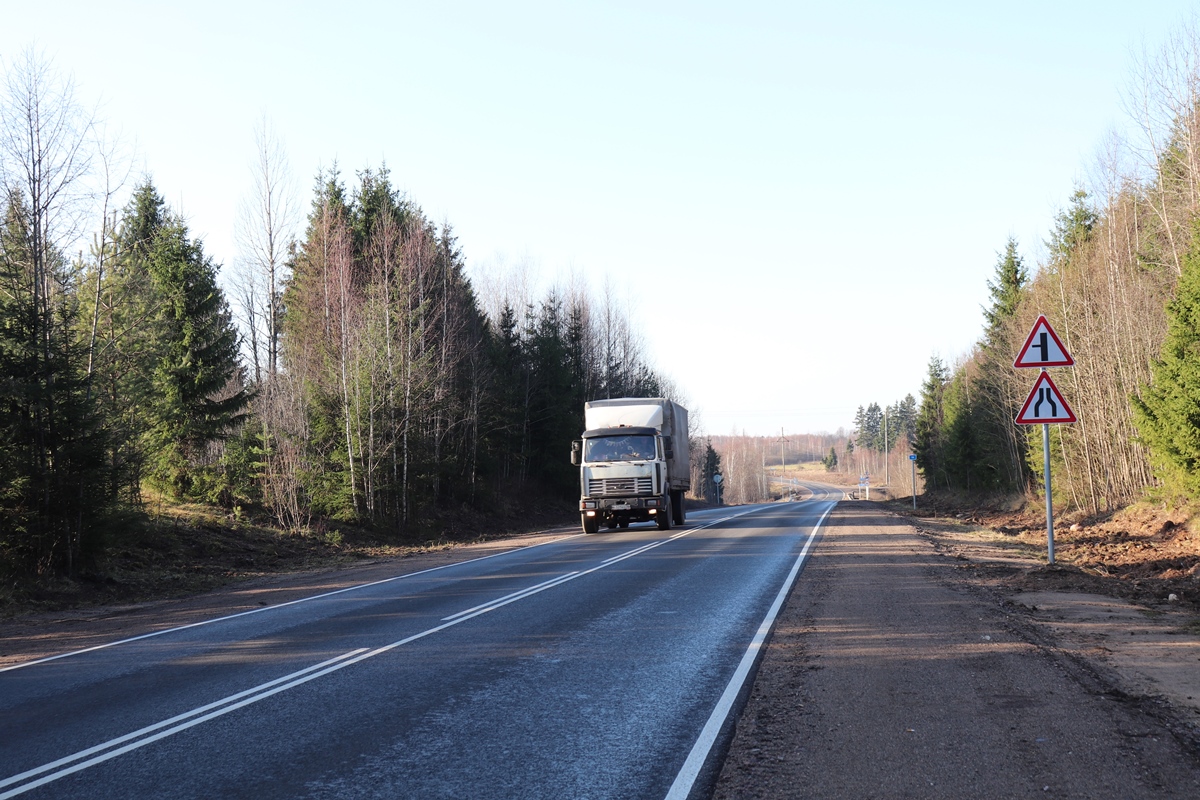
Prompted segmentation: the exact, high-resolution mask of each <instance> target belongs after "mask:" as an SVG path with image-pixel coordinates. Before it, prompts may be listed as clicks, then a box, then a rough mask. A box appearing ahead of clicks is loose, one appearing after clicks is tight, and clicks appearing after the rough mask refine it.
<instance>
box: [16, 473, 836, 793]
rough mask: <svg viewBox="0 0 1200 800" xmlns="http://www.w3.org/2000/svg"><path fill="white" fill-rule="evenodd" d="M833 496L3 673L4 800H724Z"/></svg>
mask: <svg viewBox="0 0 1200 800" xmlns="http://www.w3.org/2000/svg"><path fill="white" fill-rule="evenodd" d="M812 491H813V492H814V493H815V494H814V495H813V496H812V497H810V498H809V499H807V500H804V501H801V502H795V503H784V504H775V505H771V506H757V507H749V508H738V509H714V510H710V511H705V512H698V513H694V514H690V515H689V519H688V524H687V525H686V526H684V527H681V528H676V529H673V530H671V531H659V530H657V529H656V528H654V527H653V526H652V525H651V526H634V527H632V528H630V529H629V530H625V531H614V532H608V533H601V534H597V535H592V536H576V537H572V538H567V539H563V540H558V541H555V542H551V543H549V544H544V545H539V546H536V547H530V548H525V549H523V550H517V551H510V552H506V553H502V554H499V555H495V556H491V557H488V558H484V559H478V560H474V561H468V562H463V563H459V564H454V565H450V566H445V567H440V568H437V569H435V570H429V571H426V572H423V573H414V574H410V575H402V576H398V577H396V578H392V579H388V580H385V581H381V582H376V583H372V584H369V585H364V586H358V587H354V588H352V589H349V590H343V591H339V592H336V593H332V594H327V595H323V596H316V597H312V598H307V599H305V600H303V601H299V602H292V603H288V604H284V605H280V606H272V607H267V608H263V609H260V610H257V611H253V612H249V613H243V614H238V615H235V616H231V617H227V618H223V619H215V620H211V621H208V622H206V623H203V624H199V625H191V626H187V627H184V628H178V629H174V630H171V631H167V632H163V633H159V634H154V635H151V636H147V637H144V638H135V639H130V640H126V641H121V642H115V643H110V644H109V645H106V646H103V647H100V648H92V649H89V650H86V651H79V652H75V653H69V654H66V655H65V656H61V657H55V658H53V659H48V660H44V661H40V662H39V661H35V662H28V663H24V664H18V665H16V666H12V667H8V668H6V669H4V670H0V800H3V799H4V798H8V797H15V796H18V795H21V796H24V797H28V798H49V797H54V798H74V797H80V798H83V797H86V798H90V799H95V798H130V797H138V798H193V797H194V798H213V797H254V798H256V800H266V798H274V797H280V798H282V797H287V798H293V797H308V798H374V797H379V798H402V797H414V798H415V797H420V798H434V797H455V798H462V797H488V798H517V797H521V798H525V797H537V798H542V797H545V798H550V797H572V798H605V797H622V798H626V797H628V798H643V797H645V798H664V797H675V798H682V797H686V796H687V795H688V793H689V792H692V793H693V794H701V793H705V792H706V791H707V790H708V787H709V784H710V783H711V781H712V778H713V770H714V761H715V760H716V759H715V757H714V756H715V754H717V753H718V752H719V750H720V742H721V738H722V736H725V735H726V734H727V731H728V728H729V720H730V718H731V717H730V715H731V713H732V714H733V715H734V716H736V712H737V709H738V705H739V704H738V698H739V696H742V695H743V694H744V687H745V685H746V682H747V680H748V677H749V675H750V673H751V666H752V665H753V663H754V660H755V658H756V657H757V654H758V652H759V645H760V644H761V641H762V639H763V637H764V636H765V635H766V632H767V630H768V629H769V626H770V623H771V621H772V620H773V618H774V616H773V615H774V614H775V613H776V612H777V611H778V608H779V606H780V604H781V602H782V600H783V598H784V595H785V593H786V590H787V588H788V587H789V586H790V585H791V582H792V581H794V580H796V579H797V575H798V574H799V571H800V569H801V568H802V566H803V563H804V560H805V559H806V557H807V555H808V554H809V553H810V552H811V551H812V548H813V547H815V543H816V541H817V538H818V536H819V534H818V528H819V525H820V523H821V521H822V520H823V519H824V517H825V515H826V514H827V513H828V512H829V511H830V509H832V507H833V505H834V503H835V502H836V500H837V499H839V498H840V497H841V493H840V491H837V492H834V491H831V490H828V489H822V488H819V487H813V488H812ZM714 745H715V746H714Z"/></svg>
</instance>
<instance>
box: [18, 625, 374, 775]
mask: <svg viewBox="0 0 1200 800" xmlns="http://www.w3.org/2000/svg"><path fill="white" fill-rule="evenodd" d="M368 649H369V648H366V647H362V648H359V649H358V650H351V651H350V652H349V653H343V654H342V655H340V656H336V657H334V658H331V659H329V660H328V661H322V662H321V663H320V664H313V665H312V666H311V667H305V668H304V669H302V670H298V671H296V672H293V673H291V674H290V675H284V676H283V677H281V678H276V679H275V680H273V681H268V682H267V683H263V684H260V685H258V686H255V687H254V688H253V689H247V690H245V691H244V692H238V693H237V694H232V695H230V696H229V697H225V698H222V699H221V700H217V701H216V702H213V703H209V704H208V705H204V706H200V707H199V708H194V709H192V710H191V711H185V712H184V713H182V714H178V715H176V716H174V717H171V718H170V719H165V720H163V721H162V722H156V723H155V724H153V725H148V726H146V727H145V728H142V729H141V730H136V731H134V732H133V733H127V734H125V735H124V736H118V737H117V738H115V739H109V740H108V741H107V742H102V743H101V744H98V745H95V746H94V747H89V748H88V749H86V750H80V751H79V752H78V753H74V754H73V755H69V756H66V757H65V758H60V759H58V760H57V761H51V762H50V763H49V764H43V765H42V766H40V767H35V768H34V769H31V770H27V771H25V772H22V773H21V774H19V775H13V776H12V777H10V778H5V779H4V780H0V789H3V788H4V787H5V786H11V785H12V784H14V783H20V782H21V781H23V780H26V779H27V778H32V777H33V776H35V775H41V774H42V773H43V772H49V771H50V770H52V769H55V768H57V767H61V766H63V765H64V764H70V763H71V762H72V761H78V760H79V759H81V758H87V757H88V756H91V755H95V754H96V753H99V752H102V751H104V750H107V749H109V748H110V747H116V746H117V745H119V744H123V743H125V742H128V741H130V740H131V739H137V738H138V737H140V736H145V735H146V734H148V733H153V732H154V731H157V730H161V729H162V728H165V727H167V726H169V725H174V724H175V723H177V722H182V721H183V720H186V719H189V718H191V717H194V716H196V715H198V714H203V713H205V712H207V711H211V710H213V709H214V708H219V707H221V706H223V705H225V704H226V703H232V702H235V701H237V700H241V699H242V698H244V697H248V696H250V695H253V694H256V693H257V692H261V691H263V690H265V689H269V688H271V687H272V686H276V685H278V684H281V683H287V682H288V681H291V680H294V679H296V678H298V677H300V676H302V675H306V674H308V673H310V672H315V671H317V670H319V669H323V668H324V667H328V666H330V665H332V664H336V663H338V662H339V661H343V660H345V659H347V658H351V657H353V656H356V655H358V654H359V653H365V652H367V650H368ZM139 746H140V745H139ZM63 774H67V773H63ZM60 777H61V776H60ZM36 785H41V784H36ZM32 788H33V786H32V785H31V786H26V787H23V788H22V789H21V791H22V792H24V791H28V790H29V789H32ZM11 796H12V795H11V793H7V794H3V795H0V798H4V797H11Z"/></svg>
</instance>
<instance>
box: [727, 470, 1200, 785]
mask: <svg viewBox="0 0 1200 800" xmlns="http://www.w3.org/2000/svg"><path fill="white" fill-rule="evenodd" d="M873 494H874V490H873ZM930 511H931V510H930V509H927V508H923V509H919V510H918V511H917V512H916V513H915V514H914V513H913V511H912V509H911V507H908V506H905V505H904V504H903V503H898V502H891V503H888V502H863V501H857V502H856V501H851V502H846V503H842V504H840V505H839V507H838V510H837V511H836V512H835V513H834V514H833V515H832V516H831V517H830V519H829V522H828V526H829V527H828V529H827V533H826V535H825V538H824V540H823V541H822V544H821V546H819V547H818V548H817V551H816V553H815V555H814V557H813V562H812V563H811V564H810V565H809V567H808V568H806V570H805V573H804V575H803V576H802V578H801V580H800V582H799V583H798V584H797V588H796V590H795V591H794V592H793V595H792V597H791V598H789V601H788V603H787V605H786V606H785V608H784V610H783V611H782V613H781V615H780V617H779V620H778V623H777V626H776V630H775V634H774V636H773V637H772V640H771V642H770V644H769V646H768V647H767V649H766V652H765V654H764V657H763V661H762V663H761V665H760V669H759V672H758V676H757V678H756V681H755V684H754V686H753V688H752V690H751V694H750V699H749V701H748V703H747V706H746V708H745V709H744V711H743V713H742V715H741V717H740V718H739V720H738V722H737V728H736V732H735V735H734V738H733V741H732V743H731V745H730V749H729V752H728V754H727V756H726V759H725V764H724V767H723V770H722V772H721V774H720V777H719V780H718V783H717V788H716V794H715V796H716V797H719V798H751V797H762V798H774V797H791V796H806V797H847V798H850V797H868V796H869V797H962V796H975V797H984V796H989V797H990V796H995V797H1012V796H1025V795H1032V794H1037V795H1038V796H1047V795H1057V796H1072V797H1075V796H1080V797H1099V796H1121V797H1195V796H1200V777H1198V776H1200V603H1198V602H1197V601H1198V600H1200V575H1198V574H1197V573H1198V570H1197V564H1198V563H1200V536H1197V534H1196V533H1195V530H1194V528H1193V527H1192V524H1191V523H1190V522H1189V520H1188V517H1187V515H1186V514H1185V513H1182V512H1171V511H1167V510H1162V509H1155V508H1153V507H1148V506H1140V507H1136V508H1132V509H1129V510H1126V511H1125V512H1123V513H1120V514H1116V515H1112V516H1110V517H1106V518H1102V519H1078V518H1077V519H1068V520H1066V521H1065V524H1063V525H1062V527H1061V529H1059V530H1056V537H1055V539H1056V561H1057V562H1058V563H1056V564H1055V565H1053V566H1050V565H1048V564H1047V563H1046V532H1045V519H1044V516H1039V515H1037V514H1036V513H1034V512H1022V511H1015V512H996V511H974V510H972V511H962V510H954V509H949V508H941V509H933V511H934V513H933V514H931V513H930ZM939 511H940V512H941V515H937V512H939ZM1071 525H1075V526H1076V528H1075V529H1074V530H1071ZM914 569H915V570H916V572H917V573H923V574H924V575H925V579H924V580H918V579H917V578H916V577H915V575H914ZM898 581H899V582H901V583H904V584H905V585H906V586H907V587H908V591H907V593H903V592H900V590H899V589H898V588H897V586H896V585H895V584H896V583H897V582H898ZM916 584H920V588H919V589H913V588H912V587H913V586H914V585H916ZM1172 595H1174V598H1173V599H1172ZM935 598H936V599H935ZM947 607H958V608H959V611H958V616H957V619H954V620H949V621H948V620H946V619H945V618H944V617H945V614H946V613H948V612H945V611H944V609H946V608H947ZM976 620H977V621H976ZM976 629H978V630H976ZM972 638H974V639H975V641H976V642H977V643H978V644H982V645H983V649H982V650H977V651H964V652H963V653H962V654H961V655H956V653H955V649H956V648H958V647H962V646H963V644H964V643H966V642H969V641H970V640H971V639H972ZM981 640H982V641H981ZM985 654H986V655H985ZM1001 654H1004V655H1003V657H1005V658H1010V657H1011V659H1010V660H1011V663H1008V664H1006V665H1005V666H1004V667H1003V668H1002V669H998V668H997V667H996V666H995V664H992V665H991V666H990V667H989V666H988V659H994V658H1000V657H1001ZM866 656H870V658H864V657H866ZM1016 656H1021V657H1020V658H1016ZM981 658H982V659H983V660H982V661H981V660H980V659H981ZM1042 662H1044V663H1046V664H1050V665H1051V666H1052V667H1053V670H1051V671H1046V670H1044V669H1039V668H1037V665H1038V664H1039V663H1042ZM981 664H982V665H983V666H985V667H987V669H985V670H984V671H983V672H982V673H981V672H980V666H981ZM834 667H836V670H833V669H830V668H834ZM1031 667H1032V668H1033V669H1032V671H1031V672H1029V673H1028V674H1020V675H1019V674H1018V673H1019V672H1020V671H1023V670H1027V669H1030V668H1031ZM831 672H832V673H835V674H832V675H831ZM1056 676H1058V677H1063V678H1065V680H1064V681H1058V680H1057V677H1056ZM998 686H999V687H1001V688H999V689H998V688H997V687H998ZM930 687H932V688H933V690H932V691H930ZM1004 687H1007V688H1004ZM1097 701H1099V705H1097ZM981 702H983V703H985V704H986V709H985V710H984V713H982V714H979V715H978V716H974V717H973V716H972V715H971V714H972V708H974V707H976V706H978V705H979V704H980V703H981ZM1014 709H1015V710H1016V711H1017V712H1018V713H1016V714H1015V715H1014V714H1012V713H1011V712H1012V711H1013V710H1014ZM1097 709H1108V710H1107V711H1103V712H1102V713H1099V714H1097V713H1096V710H1097ZM1073 714H1076V715H1078V721H1077V722H1075V723H1072V722H1071V718H1072V715H1073ZM904 720H915V721H916V722H904ZM1055 720H1057V721H1058V722H1057V723H1055V722H1054V721H1055ZM964 721H965V722H964ZM1031 721H1035V724H1033V725H1031V724H1030V722H1031ZM1036 721H1042V722H1041V723H1037V722H1036ZM1038 724H1042V727H1041V728H1038ZM1055 724H1057V725H1059V726H1060V727H1059V728H1058V729H1057V730H1054V729H1053V726H1054V725H1055ZM1005 726H1007V727H1005ZM1026 729H1028V730H1026ZM1047 730H1051V731H1052V732H1050V733H1047V732H1046V731H1047ZM1005 731H1008V733H1005ZM980 743H985V744H984V746H982V747H981V746H980ZM1052 745H1053V746H1054V747H1053V748H1052ZM1054 748H1057V749H1059V750H1061V752H1060V753H1058V755H1057V756H1056V757H1054V758H1051V759H1049V760H1046V759H1043V758H1041V757H1034V755H1035V754H1034V753H1033V752H1032V749H1046V750H1051V749H1054ZM867 752H870V753H871V754H872V755H871V757H870V758H863V757H861V756H862V754H864V753H867ZM1084 752H1086V757H1084ZM989 765H990V766H989ZM1102 772H1103V773H1104V778H1103V780H1102V781H1101V782H1100V783H1097V782H1096V781H1097V776H1099V775H1100V774H1101V773H1102ZM1167 773H1172V774H1174V776H1175V777H1173V778H1171V779H1166V777H1165V776H1166V775H1167Z"/></svg>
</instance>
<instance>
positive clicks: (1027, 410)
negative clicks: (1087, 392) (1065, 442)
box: [1017, 372, 1076, 425]
mask: <svg viewBox="0 0 1200 800" xmlns="http://www.w3.org/2000/svg"><path fill="white" fill-rule="evenodd" d="M1075 421H1076V419H1075V412H1074V411H1072V410H1071V407H1070V406H1069V405H1067V401H1066V400H1064V399H1063V396H1062V392H1060V391H1059V390H1058V387H1057V386H1055V385H1054V381H1052V380H1050V375H1049V373H1046V372H1043V373H1042V374H1041V375H1039V376H1038V379H1037V383H1035V384H1033V390H1032V391H1031V392H1030V393H1029V397H1026V398H1025V405H1023V406H1021V413H1020V414H1017V424H1018V425H1041V424H1043V423H1049V424H1051V425H1056V424H1059V423H1064V422H1075Z"/></svg>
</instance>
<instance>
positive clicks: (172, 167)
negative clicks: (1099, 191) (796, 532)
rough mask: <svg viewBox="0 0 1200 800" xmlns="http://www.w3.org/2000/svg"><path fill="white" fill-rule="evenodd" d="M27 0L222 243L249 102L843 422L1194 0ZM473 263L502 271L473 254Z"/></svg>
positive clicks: (117, 120) (229, 246) (332, 155)
mask: <svg viewBox="0 0 1200 800" xmlns="http://www.w3.org/2000/svg"><path fill="white" fill-rule="evenodd" d="M979 5H980V4H964V3H915V2H909V3H884V2H879V3H867V2H847V3H837V4H835V3H755V2H720V3H716V2H707V3H696V2H688V3H683V2H672V3H649V2H604V3H597V2H574V3H565V2H564V3H536V2H519V1H518V2H508V3H486V2H436V3H434V2H429V3H406V2H395V3H354V2H344V3H339V4H329V3H282V2H281V3H260V2H253V1H252V0H245V1H244V2H237V3H229V2H205V3H193V4H189V5H186V6H184V5H181V4H171V5H170V6H169V7H168V6H166V4H160V3H131V2H103V3H95V2H78V3H64V2H54V1H53V0H40V2H37V3H22V4H15V3H13V4H9V7H7V8H6V9H5V11H4V12H3V15H2V18H3V24H2V26H0V57H2V58H3V59H5V60H6V61H7V60H9V59H11V58H13V57H14V56H16V55H18V54H19V53H20V52H21V51H22V50H24V49H25V48H27V47H29V46H31V45H32V46H36V47H38V48H40V49H41V50H42V51H44V52H45V54H46V55H47V56H48V57H49V58H50V59H52V60H53V62H54V64H55V65H56V66H57V67H58V68H59V69H60V70H62V71H64V72H68V73H72V74H74V76H75V78H76V80H77V83H78V92H79V94H80V96H81V97H82V98H83V99H84V100H85V101H91V102H100V103H101V108H102V116H103V117H104V118H105V119H106V120H107V121H108V123H109V124H110V126H114V127H118V128H120V129H122V130H123V131H124V134H125V137H126V139H127V140H128V141H129V142H130V143H131V144H132V145H134V146H135V147H136V150H137V154H138V162H139V164H141V165H142V169H144V170H145V171H148V172H149V173H150V174H152V176H153V178H154V180H155V182H156V184H157V185H158V187H159V189H160V190H161V191H162V193H163V194H164V196H165V197H166V198H167V199H168V201H169V202H170V203H171V204H172V205H174V206H176V207H178V208H181V210H182V211H183V212H184V213H185V214H186V215H187V217H188V218H189V220H190V221H191V224H192V229H193V232H194V233H195V234H196V235H199V236H201V237H203V239H204V241H205V244H206V246H207V248H208V251H209V252H210V253H211V254H212V255H214V256H215V257H216V259H217V260H218V261H220V262H222V263H225V264H230V263H231V262H232V261H233V259H234V258H235V256H236V252H235V249H234V244H233V224H234V218H235V212H236V207H237V203H238V201H239V199H240V198H241V197H242V195H243V194H244V193H245V192H246V190H247V186H248V183H249V172H250V170H249V165H250V162H251V161H252V159H253V153H254V146H253V130H254V126H255V124H256V121H257V120H258V119H259V118H260V117H262V116H264V115H265V116H266V118H268V119H269V120H270V122H271V124H272V126H273V127H274V128H275V130H276V131H277V133H278V134H279V135H280V136H281V138H282V139H283V140H284V142H285V144H286V146H287V149H288V154H289V157H290V160H291V164H292V168H293V171H294V172H295V174H296V178H297V183H298V184H299V186H300V188H301V198H302V202H303V203H304V204H305V208H307V202H308V199H309V197H308V194H307V192H308V189H309V187H310V186H311V185H312V177H313V176H314V175H315V173H316V171H317V169H318V167H319V166H321V165H326V166H328V165H329V164H331V163H332V162H333V161H335V160H336V161H337V162H338V163H339V164H340V166H341V167H342V169H343V172H344V174H346V175H348V176H350V177H352V175H353V172H354V171H355V170H358V169H361V168H363V167H366V166H372V167H377V166H379V165H380V164H381V163H382V162H384V161H385V160H386V163H387V165H388V167H389V168H390V169H391V171H392V176H393V180H394V181H395V183H396V185H397V186H399V187H400V188H401V189H403V190H404V191H406V192H407V193H408V194H409V196H410V197H411V198H412V199H413V200H415V201H416V202H418V203H419V204H420V205H421V206H422V207H423V208H424V209H425V211H426V213H427V214H428V215H429V216H431V217H432V218H433V219H435V220H438V221H441V220H446V221H449V222H450V223H451V224H453V225H454V227H455V228H456V230H457V232H458V235H459V237H460V242H461V244H462V246H463V248H464V250H465V253H466V256H467V259H468V262H469V264H470V269H471V271H472V273H473V274H474V275H476V276H484V275H486V274H488V273H489V272H492V271H495V270H497V269H500V268H501V267H502V265H512V264H516V263H524V264H528V265H532V267H533V268H534V270H535V271H536V274H537V275H538V276H539V277H540V279H541V280H542V281H543V282H544V283H546V284H548V283H551V282H554V281H555V280H560V279H563V278H565V276H566V275H567V274H568V272H569V271H571V270H574V271H575V272H577V273H579V274H583V275H585V276H587V278H588V280H589V281H590V283H591V285H592V286H593V287H594V288H595V289H597V290H599V289H600V288H601V286H602V285H603V283H604V281H605V279H606V278H607V279H608V280H610V281H611V282H612V285H613V286H614V287H615V288H616V290H617V293H618V295H620V296H623V297H627V298H630V300H631V303H632V305H633V308H634V310H635V311H634V313H635V317H636V318H637V320H639V321H640V322H641V323H642V324H643V329H644V331H645V334H646V337H647V343H648V345H649V348H650V350H651V352H652V354H653V358H654V361H655V363H656V364H657V366H658V367H659V368H660V369H661V370H663V371H664V372H666V373H667V374H668V375H670V376H671V377H672V378H673V379H674V380H675V381H676V383H678V385H679V386H680V388H681V389H682V391H683V393H684V394H685V395H686V396H687V398H688V400H689V403H690V404H691V406H692V407H693V408H694V409H696V410H698V411H699V416H700V419H701V420H702V421H703V424H704V426H705V427H706V429H707V430H708V432H709V433H728V432H730V431H731V430H735V429H736V430H739V431H740V430H745V431H747V432H750V433H762V434H769V433H773V432H774V433H777V432H778V431H779V429H780V428H781V427H782V428H784V429H785V430H786V431H787V432H789V433H793V432H806V431H818V430H831V431H832V430H834V429H836V428H837V427H839V426H846V427H849V426H850V424H851V420H852V419H853V415H854V411H855V409H856V408H857V407H858V406H859V405H865V404H867V403H869V402H872V401H878V402H880V403H888V402H892V401H894V400H897V399H900V398H902V397H903V396H904V395H905V394H906V393H909V392H911V393H913V394H914V395H915V394H917V392H918V390H919V387H920V383H921V381H922V379H923V377H924V374H925V369H926V364H927V362H928V360H929V358H930V356H931V355H932V354H934V353H937V354H939V355H941V356H942V357H943V358H945V359H947V360H953V359H954V358H956V357H958V356H960V355H961V354H963V353H964V352H965V351H966V350H967V349H968V348H969V347H970V346H971V344H972V342H973V341H974V340H975V339H976V338H977V337H978V335H979V333H980V328H981V321H982V314H981V311H980V307H981V305H983V304H984V303H985V302H986V301H987V286H986V282H987V280H988V279H989V278H990V277H991V276H992V274H993V270H994V266H995V263H996V260H997V252H998V251H999V250H1000V249H1002V248H1003V246H1004V243H1005V240H1006V239H1007V237H1008V236H1009V235H1013V236H1015V237H1016V238H1017V239H1018V242H1019V245H1020V247H1021V251H1022V253H1023V255H1024V256H1025V257H1026V259H1027V261H1028V263H1030V265H1035V264H1036V262H1037V259H1038V257H1039V255H1040V242H1041V241H1042V240H1043V239H1044V238H1045V236H1046V234H1047V231H1048V230H1049V229H1050V227H1051V225H1052V219H1053V215H1054V214H1055V212H1056V211H1057V210H1058V209H1059V208H1061V207H1062V206H1063V205H1064V204H1065V203H1066V201H1067V198H1068V197H1069V195H1070V193H1071V191H1072V188H1073V186H1074V185H1075V184H1076V183H1077V182H1080V181H1084V180H1085V179H1086V176H1087V172H1088V170H1089V169H1091V167H1092V165H1093V164H1094V162H1095V160H1096V154H1097V152H1098V150H1099V148H1100V146H1101V143H1102V142H1103V140H1104V138H1105V136H1106V134H1107V133H1108V132H1109V131H1110V130H1113V129H1116V130H1122V129H1125V128H1126V127H1128V121H1127V119H1126V117H1125V114H1124V112H1123V110H1122V97H1123V95H1124V93H1125V91H1126V89H1127V87H1128V85H1129V83H1130V75H1131V70H1132V69H1133V66H1134V60H1135V59H1134V55H1135V53H1136V52H1138V51H1140V50H1141V48H1142V47H1143V45H1145V46H1147V47H1149V48H1151V49H1156V48H1157V47H1159V46H1160V45H1161V44H1162V42H1163V41H1164V40H1165V38H1166V37H1167V36H1168V34H1169V33H1170V32H1171V31H1172V30H1173V29H1175V28H1177V27H1178V26H1179V25H1180V24H1181V23H1182V22H1183V21H1184V20H1185V19H1186V18H1187V17H1188V15H1189V14H1190V13H1191V12H1192V8H1193V7H1194V4H1193V3H1185V2H1153V1H1152V0H1151V1H1150V2H1142V3H1136V4H1134V3H1128V2H1060V3H1046V2H1015V3H1014V2H1009V3H1004V4H988V6H987V7H986V8H984V7H978V8H968V7H969V6H979ZM480 283H481V285H483V284H484V283H486V280H485V279H483V278H482V277H481V279H480Z"/></svg>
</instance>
